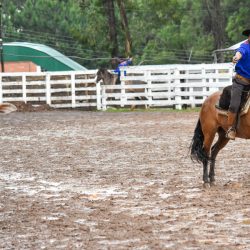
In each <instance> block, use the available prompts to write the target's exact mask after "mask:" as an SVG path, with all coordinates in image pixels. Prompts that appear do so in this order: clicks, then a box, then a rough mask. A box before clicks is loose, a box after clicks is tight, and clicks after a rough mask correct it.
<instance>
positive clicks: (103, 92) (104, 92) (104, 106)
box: [101, 85, 107, 111]
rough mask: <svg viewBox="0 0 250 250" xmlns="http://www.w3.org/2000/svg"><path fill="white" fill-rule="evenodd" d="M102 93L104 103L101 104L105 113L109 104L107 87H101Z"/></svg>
mask: <svg viewBox="0 0 250 250" xmlns="http://www.w3.org/2000/svg"><path fill="white" fill-rule="evenodd" d="M101 93H102V95H101V96H102V103H101V106H102V110H103V111H105V110H107V102H106V98H107V96H106V89H105V85H102V86H101Z"/></svg>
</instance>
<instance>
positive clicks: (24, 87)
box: [22, 74, 27, 103]
mask: <svg viewBox="0 0 250 250" xmlns="http://www.w3.org/2000/svg"><path fill="white" fill-rule="evenodd" d="M22 88H23V101H24V102H25V103H27V91H26V75H25V74H22Z"/></svg>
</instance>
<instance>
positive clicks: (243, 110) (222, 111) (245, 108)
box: [215, 96, 250, 116]
mask: <svg viewBox="0 0 250 250" xmlns="http://www.w3.org/2000/svg"><path fill="white" fill-rule="evenodd" d="M249 106H250V96H249V97H248V99H247V101H246V102H245V105H244V106H243V107H242V108H241V110H240V116H243V115H245V114H246V113H247V112H248V110H249ZM215 108H216V109H217V112H218V113H219V114H221V115H226V116H227V112H228V111H227V110H226V109H222V108H221V107H220V106H219V102H218V103H217V104H215Z"/></svg>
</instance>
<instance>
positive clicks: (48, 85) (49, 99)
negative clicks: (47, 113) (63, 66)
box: [45, 73, 51, 105]
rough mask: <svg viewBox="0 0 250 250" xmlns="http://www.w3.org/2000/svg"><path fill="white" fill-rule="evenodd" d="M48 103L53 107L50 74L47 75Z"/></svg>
mask: <svg viewBox="0 0 250 250" xmlns="http://www.w3.org/2000/svg"><path fill="white" fill-rule="evenodd" d="M45 78H46V79H45V81H46V103H47V104H48V105H51V86H50V74H49V73H46V76H45Z"/></svg>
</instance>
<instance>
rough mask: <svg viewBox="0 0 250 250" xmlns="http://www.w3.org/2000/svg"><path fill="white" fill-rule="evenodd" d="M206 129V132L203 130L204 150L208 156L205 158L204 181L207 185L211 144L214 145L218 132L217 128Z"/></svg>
mask: <svg viewBox="0 0 250 250" xmlns="http://www.w3.org/2000/svg"><path fill="white" fill-rule="evenodd" d="M204 131H206V132H205V133H204V132H203V133H204V142H203V150H204V153H205V154H206V157H205V159H204V160H203V181H204V184H205V185H206V184H207V183H209V175H208V162H209V158H210V150H211V146H212V143H213V140H214V137H215V134H216V130H215V129H209V130H206V129H204Z"/></svg>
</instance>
